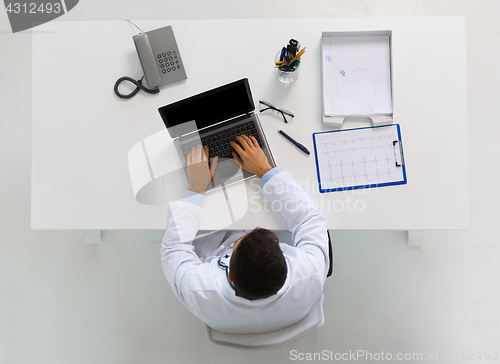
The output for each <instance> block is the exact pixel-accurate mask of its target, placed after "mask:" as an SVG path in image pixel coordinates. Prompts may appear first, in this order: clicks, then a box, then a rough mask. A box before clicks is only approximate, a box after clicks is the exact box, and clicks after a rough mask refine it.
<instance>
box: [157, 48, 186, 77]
mask: <svg viewBox="0 0 500 364" xmlns="http://www.w3.org/2000/svg"><path fill="white" fill-rule="evenodd" d="M157 57H158V63H159V65H160V67H161V68H162V70H161V71H162V72H163V73H166V72H171V71H176V70H178V69H180V68H181V67H180V64H179V60H178V59H177V52H176V51H174V50H172V51H166V52H164V53H163V52H162V53H159V54H158V55H157ZM174 60H175V61H174Z"/></svg>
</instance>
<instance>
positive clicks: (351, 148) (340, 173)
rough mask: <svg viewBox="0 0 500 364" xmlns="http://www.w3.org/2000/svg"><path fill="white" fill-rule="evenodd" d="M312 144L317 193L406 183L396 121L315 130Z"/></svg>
mask: <svg viewBox="0 0 500 364" xmlns="http://www.w3.org/2000/svg"><path fill="white" fill-rule="evenodd" d="M394 141H398V142H397V144H396V145H394ZM314 144H315V151H316V163H317V168H318V179H319V184H320V192H331V191H336V190H343V189H353V188H366V187H377V186H387V185H391V184H403V183H406V173H405V167H404V165H402V164H403V163H402V160H403V158H402V155H401V150H400V147H399V145H400V137H399V126H398V125H397V124H396V125H390V126H382V127H374V128H361V129H351V130H341V131H333V132H326V133H315V134H314ZM397 153H399V156H398V155H397ZM396 158H398V159H396ZM397 161H398V162H399V163H398V164H399V166H397V165H396V162H397Z"/></svg>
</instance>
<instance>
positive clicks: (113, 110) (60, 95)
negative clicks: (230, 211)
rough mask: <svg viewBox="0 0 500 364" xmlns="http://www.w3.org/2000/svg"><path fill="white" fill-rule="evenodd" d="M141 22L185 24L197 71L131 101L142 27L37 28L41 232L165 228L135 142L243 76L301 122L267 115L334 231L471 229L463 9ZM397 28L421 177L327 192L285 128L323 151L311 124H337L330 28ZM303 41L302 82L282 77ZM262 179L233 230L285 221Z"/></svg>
mask: <svg viewBox="0 0 500 364" xmlns="http://www.w3.org/2000/svg"><path fill="white" fill-rule="evenodd" d="M136 23H137V24H138V25H139V26H140V27H141V28H142V29H144V30H150V29H154V28H158V27H162V26H165V25H169V24H170V25H172V26H173V29H174V33H175V36H176V39H177V43H178V45H179V48H180V52H181V54H182V57H183V60H184V63H185V69H186V72H187V74H188V80H186V81H183V82H180V83H177V84H173V85H170V86H167V87H163V88H162V89H161V92H160V94H159V95H156V96H151V95H146V94H144V93H142V92H141V93H139V94H138V95H137V96H135V97H134V98H133V99H131V100H126V101H124V100H120V99H118V98H117V97H116V96H115V95H114V93H113V84H114V82H115V80H116V79H118V78H119V77H121V76H124V75H129V76H132V77H137V78H139V77H140V76H142V72H141V69H140V65H139V61H138V59H137V56H136V53H135V49H134V45H133V42H132V39H131V37H132V35H134V34H135V33H136V31H135V29H134V28H132V27H131V26H130V25H129V24H128V23H127V22H124V21H123V22H52V23H48V24H45V25H43V26H40V27H38V28H37V29H38V31H37V32H36V33H34V34H33V159H32V215H31V224H32V228H34V229H163V228H164V227H165V225H166V218H167V212H168V211H167V210H168V209H167V208H166V207H165V206H151V205H145V204H141V203H138V202H137V201H136V200H135V196H134V194H133V191H132V186H131V182H130V175H129V168H128V153H129V151H130V149H131V148H132V147H133V146H134V145H135V144H137V143H138V142H140V141H141V140H143V139H144V138H147V137H149V136H151V135H152V134H155V133H157V132H159V131H162V130H163V129H164V126H163V122H162V120H161V118H160V116H159V114H158V112H157V108H158V107H159V106H162V105H165V104H167V103H170V102H173V101H176V100H179V99H182V98H185V97H188V96H191V95H193V94H196V93H199V92H202V91H205V90H208V89H210V88H213V87H217V86H220V85H223V84H225V83H229V82H231V81H234V80H237V79H240V78H244V77H247V78H248V79H249V81H250V85H251V89H252V93H253V96H254V101H255V103H256V105H257V104H258V100H267V101H269V102H271V103H273V104H275V105H276V106H278V107H281V108H285V109H288V110H291V111H292V112H293V113H294V114H295V119H294V120H293V122H291V123H289V124H284V123H283V121H282V119H281V118H280V117H277V116H273V115H271V114H260V115H259V117H260V120H261V122H262V125H263V127H264V130H265V132H266V135H267V138H268V141H269V144H270V146H271V149H272V152H273V155H274V157H275V159H276V162H277V164H278V166H279V168H280V169H282V170H286V171H289V172H290V173H291V174H292V175H293V176H294V177H295V179H296V180H297V181H298V182H299V183H300V184H301V185H302V186H303V188H304V189H305V190H306V191H307V192H308V193H309V194H310V195H311V197H312V198H313V199H314V200H315V201H317V203H318V205H319V206H320V207H322V211H323V213H324V214H325V216H326V217H327V220H328V228H329V229H390V230H420V229H463V228H468V224H469V217H468V177H467V163H468V156H467V124H466V117H467V110H466V79H465V37H464V34H465V25H464V19H463V18H385V19H383V18H382V19H381V18H369V19H361V18H357V19H279V20H276V19H265V20H189V21H168V20H166V21H137V22H136ZM386 29H390V30H392V32H393V39H392V46H393V50H392V54H393V88H394V121H395V123H399V124H400V125H401V132H402V138H403V146H404V151H405V160H406V166H407V176H408V184H407V185H401V186H391V187H384V188H378V189H367V190H356V191H348V192H336V193H329V194H320V193H319V191H318V186H317V178H316V169H315V161H314V155H313V154H311V155H310V156H306V155H305V154H303V153H302V152H300V151H299V150H298V149H297V148H295V147H294V146H292V145H291V144H290V143H289V142H288V141H286V140H285V139H284V138H283V137H282V136H281V135H278V133H277V129H278V128H282V129H283V130H285V131H286V132H287V133H289V134H290V135H292V136H293V137H295V138H296V139H297V140H299V141H300V142H301V143H302V144H304V145H305V146H306V147H307V148H309V150H311V151H312V150H313V146H312V133H313V132H317V131H323V130H328V128H326V127H324V126H323V125H322V122H321V120H322V116H321V74H320V37H321V32H322V31H335V30H386ZM290 38H295V39H298V40H299V41H300V43H301V45H302V46H306V47H307V50H306V53H305V54H304V56H303V58H302V63H301V71H300V72H301V73H300V77H299V79H298V80H297V81H296V82H295V83H294V84H290V85H285V84H281V83H280V82H279V81H278V80H277V79H276V77H275V76H274V74H273V72H274V69H273V61H274V56H275V54H276V52H277V51H278V50H279V49H280V48H281V47H282V46H283V45H284V44H286V43H287V42H288V40H289V39H290ZM360 125H363V126H364V125H367V124H363V121H351V122H349V123H348V124H347V125H345V126H344V128H346V127H350V126H360ZM164 151H165V160H164V161H162V162H161V163H164V164H167V165H170V166H172V168H175V167H176V166H177V164H176V163H178V161H176V159H175V158H174V156H175V154H174V149H173V145H172V143H171V142H166V143H165V145H164ZM259 183H260V182H258V183H256V182H255V181H254V182H252V183H247V186H246V187H245V188H246V191H247V196H246V198H245V201H246V203H247V205H246V206H247V208H248V212H247V213H246V214H245V215H244V216H243V217H242V218H240V219H239V220H238V221H237V222H236V223H234V224H232V225H231V226H230V227H229V228H252V227H255V226H257V225H259V226H262V227H267V228H284V227H285V224H284V221H283V220H282V219H281V217H280V216H279V214H278V213H276V212H274V211H272V210H271V209H270V205H269V204H263V199H262V198H261V197H260V196H259V195H258V188H259V186H260V185H259ZM252 196H253V197H252ZM256 196H259V197H256ZM240 197H241V196H240ZM211 200H213V201H212V202H211ZM215 200H216V197H212V196H208V197H207V199H206V202H207V205H208V206H212V207H214V206H216V205H217V203H215ZM259 206H260V207H259ZM263 207H267V209H266V208H263ZM214 208H216V207H214ZM205 210H206V216H204V219H203V223H202V226H201V228H202V229H206V230H209V229H219V228H222V227H225V226H220V224H216V223H215V221H216V219H215V218H216V215H217V213H214V210H213V209H205ZM264 210H269V211H264ZM357 210H360V211H357Z"/></svg>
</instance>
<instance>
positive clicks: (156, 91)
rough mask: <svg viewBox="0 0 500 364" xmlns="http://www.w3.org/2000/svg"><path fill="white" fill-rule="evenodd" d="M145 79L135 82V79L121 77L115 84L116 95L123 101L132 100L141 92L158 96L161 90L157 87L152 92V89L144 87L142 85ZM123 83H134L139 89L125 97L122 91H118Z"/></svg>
mask: <svg viewBox="0 0 500 364" xmlns="http://www.w3.org/2000/svg"><path fill="white" fill-rule="evenodd" d="M143 79H144V76H142V78H141V79H140V80H134V79H133V78H130V77H120V78H119V79H118V80H117V81H116V82H115V88H114V90H115V94H116V95H117V96H118V97H120V98H122V99H130V98H131V97H134V96H135V95H136V94H137V93H138V92H139V91H140V90H142V91H144V92H147V93H148V94H157V93H159V92H160V89H159V88H158V87H155V88H154V89H153V90H150V89H148V88H146V87H144V85H143V84H142V80H143ZM123 81H129V82H131V83H133V84H134V85H136V86H137V87H136V88H135V90H133V91H132V92H131V93H129V94H127V95H124V94H122V93H121V92H120V91H118V86H119V85H120V83H122V82H123Z"/></svg>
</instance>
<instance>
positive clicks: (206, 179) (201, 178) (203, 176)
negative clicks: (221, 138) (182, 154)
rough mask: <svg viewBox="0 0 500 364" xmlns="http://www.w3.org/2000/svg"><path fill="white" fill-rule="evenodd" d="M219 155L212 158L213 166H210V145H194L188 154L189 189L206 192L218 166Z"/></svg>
mask: <svg viewBox="0 0 500 364" xmlns="http://www.w3.org/2000/svg"><path fill="white" fill-rule="evenodd" d="M217 161H218V157H215V158H214V159H213V160H212V166H211V167H209V166H208V147H207V146H205V147H203V148H202V146H201V144H200V145H198V146H197V147H194V148H193V149H192V150H191V153H189V154H188V156H187V175H188V180H189V187H188V190H190V191H193V192H197V193H201V194H202V195H203V194H205V190H206V189H207V186H208V184H209V183H210V180H211V179H212V177H213V176H214V172H215V168H217Z"/></svg>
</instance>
